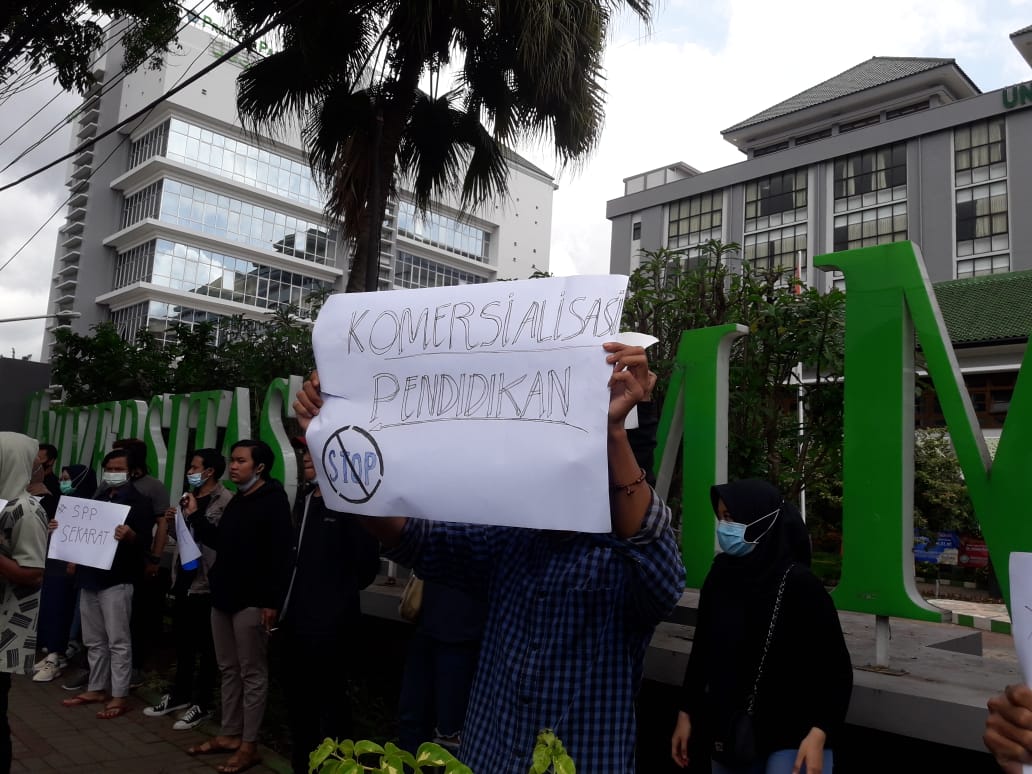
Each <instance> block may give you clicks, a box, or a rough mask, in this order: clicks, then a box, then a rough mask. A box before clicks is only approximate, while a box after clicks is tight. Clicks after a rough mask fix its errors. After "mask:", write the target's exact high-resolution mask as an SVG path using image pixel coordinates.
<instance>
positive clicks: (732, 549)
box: [717, 508, 781, 556]
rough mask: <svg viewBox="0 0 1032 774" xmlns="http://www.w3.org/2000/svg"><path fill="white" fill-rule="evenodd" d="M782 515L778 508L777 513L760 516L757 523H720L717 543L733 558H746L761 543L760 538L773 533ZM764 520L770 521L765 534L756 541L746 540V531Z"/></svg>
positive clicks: (760, 535) (718, 524)
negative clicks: (779, 516)
mask: <svg viewBox="0 0 1032 774" xmlns="http://www.w3.org/2000/svg"><path fill="white" fill-rule="evenodd" d="M780 513H781V509H780V508H778V509H777V510H776V511H771V512H770V513H768V514H766V515H764V516H760V518H758V519H756V520H755V521H751V522H749V523H748V524H742V523H741V522H738V521H721V522H718V523H717V543H718V544H719V545H720V550H721V551H723V552H724V553H725V554H729V555H731V556H745V555H746V554H748V553H749V552H750V551H752V550H753V549H754V548H756V544H757V543H759V542H760V538H762V537H763V536H764V535H766V534H767V533H768V532H770V531H771V529H772V528H773V527H774V524H775V522H777V520H778V514H780ZM764 519H770V526H768V527H767V529H765V530H763V532H761V533H760V534H759V535H758V536H757V537H756V540H746V539H745V531H746V530H747V529H748V528H749V527H751V526H752V525H753V524H759V523H760V522H761V521H763V520H764Z"/></svg>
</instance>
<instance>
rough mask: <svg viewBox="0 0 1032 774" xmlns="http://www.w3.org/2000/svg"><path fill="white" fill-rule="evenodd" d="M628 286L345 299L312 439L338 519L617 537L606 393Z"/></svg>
mask: <svg viewBox="0 0 1032 774" xmlns="http://www.w3.org/2000/svg"><path fill="white" fill-rule="evenodd" d="M626 287H627V278H626V277H623V276H599V277H554V278H548V279H535V280H524V281H518V282H497V283H495V282H492V283H484V284H478V285H463V286H456V287H445V288H426V289H421V290H395V291H391V292H389V293H348V294H338V295H334V296H331V297H330V299H329V301H328V302H327V303H326V305H325V306H324V307H323V309H322V311H321V312H320V313H319V319H318V320H317V321H316V324H315V330H314V333H313V346H314V349H315V358H316V363H317V367H318V369H319V380H320V383H321V387H322V392H323V397H324V399H325V404H324V405H323V408H322V409H321V410H320V412H319V415H318V416H317V417H316V418H315V420H314V421H313V422H312V424H311V426H310V427H309V429H308V445H309V448H310V449H311V450H312V457H313V460H314V462H315V466H316V470H317V472H318V476H319V482H320V484H321V485H322V492H323V497H324V499H325V502H326V504H327V506H329V507H330V508H332V509H334V510H338V511H345V512H350V513H358V514H364V515H369V516H392V515H393V516H409V517H415V518H428V519H438V520H446V521H461V522H468V523H476V524H498V525H510V526H520V527H537V528H543V529H562V530H579V531H584V532H608V531H609V529H610V515H609V480H608V463H607V457H606V424H607V417H608V409H609V389H608V386H607V384H608V381H609V377H610V374H611V373H612V366H611V365H610V364H608V363H606V354H607V353H606V352H605V350H603V349H602V344H603V343H605V342H607V341H613V340H615V338H616V337H617V334H618V332H619V326H620V317H621V313H622V311H623V302H624V294H625V292H626Z"/></svg>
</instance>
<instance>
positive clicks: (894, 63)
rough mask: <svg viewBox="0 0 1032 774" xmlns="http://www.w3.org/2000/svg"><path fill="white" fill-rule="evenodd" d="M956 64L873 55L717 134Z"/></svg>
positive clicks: (947, 61) (944, 60)
mask: <svg viewBox="0 0 1032 774" xmlns="http://www.w3.org/2000/svg"><path fill="white" fill-rule="evenodd" d="M953 64H956V60H953V59H926V58H917V57H897V56H874V57H871V58H870V59H868V60H867V61H866V62H861V63H860V64H858V65H856V66H855V67H851V68H849V69H848V70H846V71H845V72H843V73H839V74H838V75H836V76H835V77H834V78H829V79H828V80H826V81H824V83H818V84H817V85H816V86H811V87H810V88H809V89H807V90H806V91H801V92H799V93H798V94H796V95H795V96H794V97H789V98H788V99H786V100H784V101H783V102H779V103H778V104H776V105H774V106H773V107H769V108H767V109H766V110H764V111H762V112H760V113H757V114H756V115H754V116H752V117H751V118H747V119H745V120H744V121H742V122H740V123H737V124H735V125H734V126H730V127H728V128H727V129H725V130H724V131H723V132H721V134H727V133H728V132H733V131H736V130H738V129H744V128H745V127H747V126H752V125H753V124H761V123H763V122H764V121H770V120H771V119H774V118H779V117H780V116H784V115H788V114H789V113H795V112H796V111H797V110H805V109H806V108H810V107H814V106H815V105H821V104H823V103H825V102H830V101H831V100H833V99H838V98H839V97H846V96H849V95H850V94H856V93H857V92H861V91H865V90H867V89H873V88H874V87H875V86H881V85H882V84H885V83H891V82H892V81H898V80H900V79H901V78H907V77H909V76H911V75H917V74H918V73H923V72H926V71H927V70H934V69H935V68H936V67H942V66H944V65H953Z"/></svg>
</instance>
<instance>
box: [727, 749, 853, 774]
mask: <svg viewBox="0 0 1032 774" xmlns="http://www.w3.org/2000/svg"><path fill="white" fill-rule="evenodd" d="M798 752H799V751H798V750H778V751H777V752H776V753H771V755H770V757H769V758H767V760H765V761H759V762H758V763H754V764H753V765H752V766H746V767H742V768H735V769H732V768H728V767H727V766H725V765H723V764H721V763H718V762H717V761H713V774H792V767H793V766H794V765H795V759H796V754H797V753H798ZM834 763H835V756H834V755H833V754H832V751H831V750H825V751H824V771H823V772H822V774H832V771H833V769H834ZM800 774H806V764H805V763H804V764H803V768H802V770H801V771H800Z"/></svg>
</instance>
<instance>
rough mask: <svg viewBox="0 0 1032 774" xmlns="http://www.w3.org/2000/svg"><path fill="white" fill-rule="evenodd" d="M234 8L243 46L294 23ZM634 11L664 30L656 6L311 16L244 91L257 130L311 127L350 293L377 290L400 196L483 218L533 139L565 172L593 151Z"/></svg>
mask: <svg viewBox="0 0 1032 774" xmlns="http://www.w3.org/2000/svg"><path fill="white" fill-rule="evenodd" d="M231 5H232V10H233V12H234V14H235V18H236V21H237V23H238V25H239V26H240V28H241V29H240V31H241V32H242V33H246V32H248V31H253V30H256V29H259V28H260V27H262V26H263V25H265V24H266V23H268V22H269V20H271V19H273V18H275V16H276V15H277V14H279V13H283V8H282V4H281V2H278V0H234V2H232V3H231ZM624 6H626V7H628V8H630V9H631V10H632V11H633V12H634V13H635V14H636V15H637V16H638V17H639V18H640V19H642V20H643V21H645V22H648V21H649V20H650V15H651V2H650V0H624V1H623V2H617V0H601V1H599V0H595V1H594V2H589V1H588V0H559V1H557V0H510V1H509V2H506V1H504V0H479V1H477V0H468V1H465V2H464V1H463V0H380V1H379V2H374V1H372V0H370V1H367V2H362V1H360V0H359V1H355V2H346V1H344V0H338V1H335V0H300V2H298V3H297V4H296V5H294V6H291V8H290V10H288V11H287V12H286V13H284V15H283V23H282V25H281V27H280V28H279V33H280V39H281V43H282V47H281V48H280V50H278V51H276V52H275V53H273V54H272V55H270V56H268V57H266V58H265V59H263V60H261V61H258V62H256V63H255V64H252V65H250V66H249V67H247V68H246V69H245V70H244V71H243V72H242V73H241V74H240V76H239V77H238V79H237V83H238V87H239V92H238V97H237V106H238V109H239V112H240V115H241V117H242V119H243V121H244V123H245V126H248V127H250V128H253V129H259V128H264V129H270V128H272V129H275V128H276V127H279V126H281V125H282V124H283V123H284V122H296V123H297V125H299V126H300V128H301V131H302V137H303V138H304V142H305V146H306V148H307V151H308V153H309V157H310V161H311V164H312V168H313V170H314V171H315V173H316V175H317V177H318V178H319V179H320V181H321V183H322V184H323V185H324V187H325V188H326V190H327V191H328V194H329V195H328V202H327V205H326V211H327V215H328V216H329V217H330V218H331V219H332V220H334V221H337V222H339V223H340V224H341V228H342V232H343V235H344V237H345V239H347V240H348V241H350V242H351V243H352V244H353V245H354V248H355V260H354V263H353V268H352V270H351V273H350V275H349V278H348V287H347V289H348V291H349V292H350V291H361V290H366V289H376V284H377V281H378V278H377V276H376V273H377V272H378V269H377V267H378V265H379V233H380V224H382V223H383V218H384V213H385V211H386V207H387V202H388V201H389V199H390V197H391V196H393V195H394V194H395V192H396V185H397V182H396V181H397V180H399V179H402V180H404V181H405V185H406V187H408V188H409V189H410V190H411V191H412V193H413V196H414V199H415V204H416V206H417V208H418V209H419V210H420V212H423V213H425V212H426V211H427V209H428V207H429V204H430V201H431V200H432V199H433V198H436V197H437V196H439V195H441V194H442V193H444V192H459V193H460V195H461V202H462V208H463V210H464V211H469V209H470V208H473V207H475V206H477V205H478V204H481V203H483V202H484V201H486V200H487V199H490V198H493V197H496V196H500V195H503V194H504V193H505V192H506V191H507V175H508V168H507V166H506V163H505V162H506V155H507V153H508V151H507V148H508V147H509V146H512V145H515V144H516V143H517V142H518V141H519V140H520V139H523V138H527V137H539V138H550V139H551V140H552V142H553V144H554V148H555V153H556V156H557V158H558V160H559V161H560V163H561V164H563V165H566V164H568V163H570V162H574V161H577V160H580V159H583V158H584V157H585V155H586V154H587V153H589V152H590V151H591V150H592V149H593V148H594V146H595V144H596V142H597V141H598V138H599V134H600V132H601V129H602V119H603V101H604V96H605V90H604V89H603V86H602V80H603V72H602V55H603V51H604V46H605V40H606V33H607V30H608V27H609V24H610V22H611V19H612V17H613V14H614V13H616V12H617V11H618V10H619V9H620V8H621V7H624ZM449 72H450V73H452V75H451V76H450V80H451V81H452V83H451V85H450V87H447V86H446V87H444V88H442V87H441V85H440V82H441V79H442V74H443V73H449ZM426 82H429V83H430V86H429V88H427V89H425V90H424V89H420V84H421V83H426ZM369 267H372V269H373V273H372V274H369V275H368V276H367V272H368V271H369Z"/></svg>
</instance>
